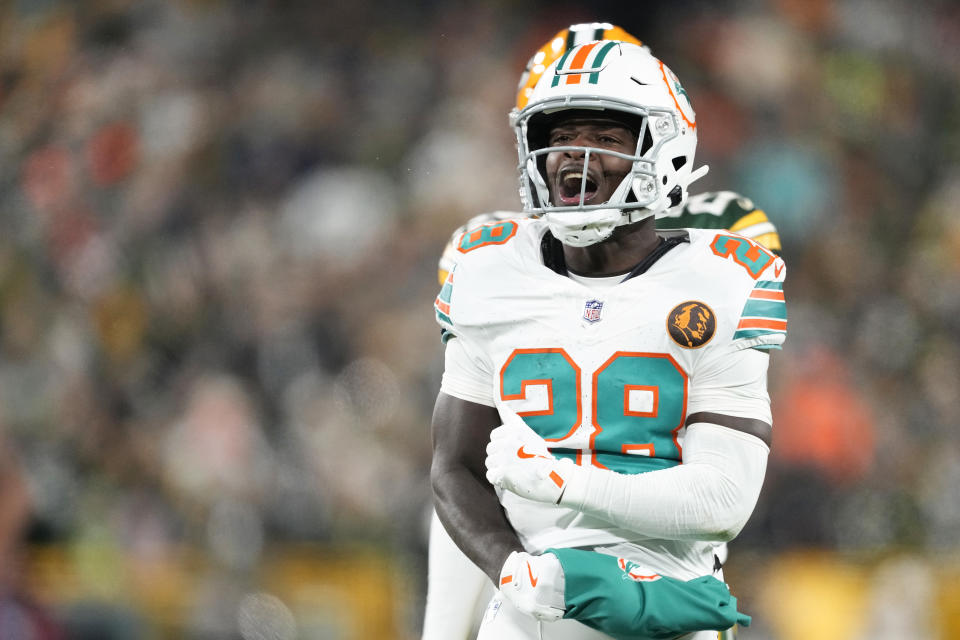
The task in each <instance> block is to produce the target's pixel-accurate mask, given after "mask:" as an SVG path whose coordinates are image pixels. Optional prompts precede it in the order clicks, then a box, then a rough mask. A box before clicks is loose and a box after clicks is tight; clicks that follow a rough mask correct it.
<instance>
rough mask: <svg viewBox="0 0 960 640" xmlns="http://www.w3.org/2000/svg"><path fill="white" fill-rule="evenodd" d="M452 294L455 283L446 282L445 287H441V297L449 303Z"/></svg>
mask: <svg viewBox="0 0 960 640" xmlns="http://www.w3.org/2000/svg"><path fill="white" fill-rule="evenodd" d="M452 295H453V285H452V284H450V283H449V282H444V283H443V288H441V289H440V296H439V297H440V299H441V300H443V301H444V302H446V303H448V304H449V302H450V297H451V296H452Z"/></svg>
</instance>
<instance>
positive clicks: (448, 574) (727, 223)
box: [422, 23, 781, 640]
mask: <svg viewBox="0 0 960 640" xmlns="http://www.w3.org/2000/svg"><path fill="white" fill-rule="evenodd" d="M595 40H619V41H623V42H630V43H634V44H637V45H641V46H642V43H641V42H640V40H638V39H637V38H635V37H634V36H632V35H631V34H629V33H627V32H626V31H624V30H623V29H622V28H620V27H618V26H615V25H611V24H609V23H587V24H576V25H571V26H570V27H568V28H567V29H563V30H561V31H559V32H558V33H557V34H556V35H555V36H554V37H552V38H551V39H550V40H548V41H547V42H546V43H545V44H544V45H543V46H542V47H541V48H540V49H538V50H537V52H536V53H535V54H534V55H533V56H531V58H530V60H529V62H528V63H527V67H526V69H525V70H524V72H523V75H522V76H521V79H520V83H519V86H518V93H517V102H516V107H515V108H514V109H513V111H512V112H511V120H513V119H515V118H516V116H517V114H518V113H519V112H520V110H521V109H523V108H524V107H525V106H526V105H527V101H528V100H529V97H530V95H531V93H532V92H533V87H534V86H535V85H536V83H537V81H538V80H539V79H540V77H541V75H542V74H543V72H544V70H546V68H547V67H549V66H550V64H551V63H553V62H554V61H556V60H557V59H558V58H559V57H560V56H561V55H562V54H563V53H564V52H566V51H568V50H569V49H571V48H573V47H574V46H576V45H579V44H584V43H587V42H591V41H595ZM527 216H528V214H527V213H525V212H523V211H519V212H518V211H494V212H489V213H483V214H480V215H478V216H475V217H473V218H471V219H470V220H469V221H467V223H466V224H464V225H462V226H461V227H459V228H458V229H457V230H456V231H454V232H453V234H452V235H451V238H450V241H449V242H448V243H447V245H446V246H445V247H444V249H443V252H442V255H441V256H440V260H439V265H438V279H439V282H440V284H441V285H442V284H443V282H444V281H445V280H446V278H447V275H448V273H449V272H450V271H451V270H452V269H453V267H454V265H455V264H456V262H457V260H458V258H459V257H461V256H462V255H463V254H462V253H460V252H459V251H458V250H457V242H458V241H459V240H460V237H461V235H462V234H463V232H464V231H466V230H468V229H472V228H475V227H479V226H481V225H485V224H490V223H497V222H500V221H503V220H509V219H517V218H524V217H527ZM656 226H657V228H658V229H681V228H700V229H726V230H729V231H733V232H736V233H738V234H739V235H742V236H745V237H747V238H750V239H752V240H754V241H755V242H757V243H758V244H760V245H762V246H763V247H765V248H766V249H768V250H770V251H772V252H774V253H778V252H779V250H780V248H781V247H780V238H779V235H778V233H777V230H776V228H775V226H774V225H773V224H772V223H771V222H770V220H769V219H768V218H767V215H766V214H765V213H764V211H762V210H761V209H758V208H757V207H756V206H755V205H754V204H753V202H751V201H750V200H749V199H748V198H746V197H744V196H741V195H740V194H737V193H735V192H733V191H714V192H706V193H701V194H698V195H691V196H689V198H688V200H687V201H686V202H685V203H684V204H683V206H681V207H678V208H676V209H674V210H668V211H667V212H665V213H664V214H663V216H662V217H659V218H657V220H656ZM725 551H726V549H725V546H723V545H720V546H718V548H717V552H718V555H719V556H720V557H719V561H721V562H722V561H723V560H725ZM428 567H429V570H428V593H427V602H426V608H425V614H424V623H423V635H422V640H466V639H467V638H468V637H472V636H471V631H472V630H474V629H475V628H476V626H477V624H478V622H479V613H480V611H481V609H482V606H483V605H484V604H486V603H487V601H489V600H490V597H491V596H492V594H493V591H494V587H493V585H492V583H491V582H490V580H489V579H488V578H487V577H486V575H484V573H483V572H482V571H481V570H480V569H479V568H477V567H476V565H474V564H473V563H472V562H471V561H470V560H469V559H468V558H467V557H466V556H465V555H464V554H463V553H462V552H461V551H460V549H459V548H458V547H457V546H456V545H455V544H454V543H453V541H452V540H451V539H450V537H449V535H448V534H447V532H446V531H445V530H444V528H443V526H442V525H441V524H440V522H439V520H438V519H437V517H436V514H435V513H434V514H433V517H432V521H431V527H430V544H429V561H428ZM733 637H735V632H734V630H733V629H731V630H729V631H726V632H723V633H721V634H720V638H721V639H722V640H726V639H728V638H733Z"/></svg>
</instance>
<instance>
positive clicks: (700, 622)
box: [547, 549, 750, 640]
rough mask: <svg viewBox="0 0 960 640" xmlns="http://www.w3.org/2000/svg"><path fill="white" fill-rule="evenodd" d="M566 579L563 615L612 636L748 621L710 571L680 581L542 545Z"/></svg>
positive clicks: (654, 639)
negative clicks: (557, 563) (555, 557)
mask: <svg viewBox="0 0 960 640" xmlns="http://www.w3.org/2000/svg"><path fill="white" fill-rule="evenodd" d="M547 553H552V554H554V555H555V556H557V558H559V560H560V565H561V566H562V567H563V574H564V576H565V580H566V587H565V591H564V600H565V603H566V609H567V611H566V613H565V614H564V616H563V617H564V618H572V619H574V620H578V621H580V622H581V623H583V624H585V625H587V626H588V627H591V628H593V629H596V630H597V631H601V632H603V633H605V634H607V635H609V636H612V637H613V638H615V639H616V640H635V639H636V638H645V639H650V640H668V639H670V638H675V637H676V636H678V635H681V634H684V633H690V632H692V631H702V630H707V629H714V630H723V629H729V628H730V627H732V626H733V625H734V624H740V625H743V626H745V627H746V626H750V616H747V615H744V614H742V613H740V612H739V611H737V599H736V598H734V597H733V596H732V595H730V590H729V589H728V588H727V585H725V584H724V583H722V582H720V581H719V580H717V579H716V578H714V577H713V576H701V577H699V578H694V579H693V580H689V581H686V582H684V581H683V580H677V579H675V578H668V577H666V576H660V575H657V574H655V573H653V572H652V571H649V570H646V571H645V570H644V569H643V568H642V567H640V566H639V565H637V564H636V563H633V562H630V561H625V560H623V559H622V558H615V557H613V556H608V555H605V554H602V553H596V552H593V551H583V550H580V549H548V550H547Z"/></svg>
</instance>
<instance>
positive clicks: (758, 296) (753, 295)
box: [750, 289, 785, 302]
mask: <svg viewBox="0 0 960 640" xmlns="http://www.w3.org/2000/svg"><path fill="white" fill-rule="evenodd" d="M750 299H751V300H778V301H780V302H784V301H785V298H784V297H783V291H777V290H775V289H754V290H753V291H752V292H750Z"/></svg>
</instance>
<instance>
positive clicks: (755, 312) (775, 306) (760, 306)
mask: <svg viewBox="0 0 960 640" xmlns="http://www.w3.org/2000/svg"><path fill="white" fill-rule="evenodd" d="M740 317H741V318H743V317H747V318H770V319H771V320H786V319H787V304H786V303H785V302H780V301H777V300H747V304H745V305H743V313H741V314H740Z"/></svg>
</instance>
